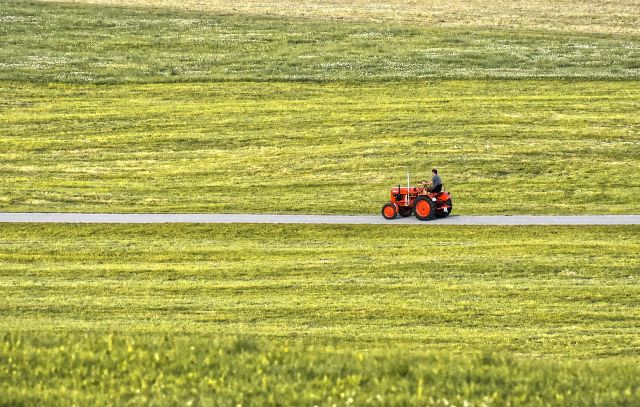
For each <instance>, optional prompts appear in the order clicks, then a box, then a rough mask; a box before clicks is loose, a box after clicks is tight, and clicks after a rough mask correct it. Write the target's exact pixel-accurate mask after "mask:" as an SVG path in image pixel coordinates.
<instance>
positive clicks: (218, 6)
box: [48, 0, 640, 35]
mask: <svg viewBox="0 0 640 407" xmlns="http://www.w3.org/2000/svg"><path fill="white" fill-rule="evenodd" d="M48 2H50V3H51V2H54V1H52V0H48ZM55 2H58V3H77V4H95V5H111V6H119V7H153V8H164V9H170V10H173V11H176V10H194V11H200V12H205V13H211V14H225V15H227V14H240V15H255V16H261V17H264V16H280V17H294V18H299V19H308V18H319V19H323V20H349V21H367V22H375V23H388V22H397V23H402V24H415V25H429V26H438V27H447V28H452V27H504V28H509V29H518V30H544V31H561V32H586V33H589V34H594V33H600V34H624V33H627V34H636V35H637V34H640V15H639V14H638V6H639V3H638V1H637V0H631V1H630V0H589V1H581V2H574V1H567V0H536V1H535V2H531V1H528V0H494V1H491V2H487V1H483V0H467V1H464V2H460V1H455V0H432V1H429V2H420V1H413V0H349V1H335V0H298V1H296V2H295V5H296V7H292V3H291V2H290V1H287V0H246V1H243V2H235V3H229V2H226V1H220V0H208V1H206V2H203V1H199V0H182V1H180V2H175V1H171V0H57V1H55Z"/></svg>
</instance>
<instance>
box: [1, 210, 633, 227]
mask: <svg viewBox="0 0 640 407" xmlns="http://www.w3.org/2000/svg"><path fill="white" fill-rule="evenodd" d="M7 222H14V223H15V222H19V223H31V222H33V223H307V224H339V225H378V224H384V225H640V215H568V216H546V215H539V216H535V215H496V216H458V215H451V216H450V217H448V218H445V219H435V220H432V221H429V222H421V221H419V220H417V219H416V218H415V217H413V216H411V217H408V218H400V217H399V218H397V219H394V220H390V221H389V220H385V219H383V218H382V216H378V215H251V214H242V215H232V214H177V213H167V214H155V213H138V214H124V213H8V212H0V223H7Z"/></svg>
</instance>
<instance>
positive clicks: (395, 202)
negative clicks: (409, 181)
mask: <svg viewBox="0 0 640 407" xmlns="http://www.w3.org/2000/svg"><path fill="white" fill-rule="evenodd" d="M390 200H391V202H388V203H386V204H384V206H383V207H382V216H383V217H384V218H385V219H389V220H390V219H395V217H396V216H398V214H400V216H402V217H407V216H411V214H412V213H413V214H414V215H416V218H418V219H420V220H431V219H434V218H445V217H447V216H449V215H450V214H451V211H452V210H453V204H452V202H451V194H450V193H449V192H444V191H443V192H429V191H427V187H426V186H424V184H423V186H417V187H412V186H406V187H401V186H400V185H398V186H397V187H393V188H391V198H390Z"/></svg>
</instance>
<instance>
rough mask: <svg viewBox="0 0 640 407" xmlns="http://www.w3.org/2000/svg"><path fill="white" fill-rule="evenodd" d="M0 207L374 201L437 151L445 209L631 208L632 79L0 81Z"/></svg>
mask: <svg viewBox="0 0 640 407" xmlns="http://www.w3.org/2000/svg"><path fill="white" fill-rule="evenodd" d="M0 95H1V97H0V100H1V101H2V102H0V103H2V110H0V158H1V160H0V171H2V174H3V183H2V184H1V185H0V210H2V211H13V212H16V211H26V212H33V211H53V212H61V211H70V212H80V211H86V212H192V213H193V212H204V213H206V212H214V213H215V212H225V213H243V212H252V213H265V212H266V213H277V212H280V213H342V214H356V213H370V214H374V213H378V211H379V210H380V207H381V205H382V204H383V203H384V202H385V201H386V200H387V199H388V196H387V194H388V190H389V188H390V187H391V186H393V185H397V184H398V183H404V182H406V181H405V180H406V171H407V170H408V171H409V172H410V173H411V174H412V179H413V180H417V179H419V178H424V177H428V176H429V174H430V171H431V168H433V167H436V168H439V169H440V171H441V173H442V175H443V179H444V183H445V186H446V187H447V189H449V190H450V191H451V192H452V193H453V197H454V205H455V211H456V213H459V214H604V213H609V214H625V213H626V214H634V213H638V212H640V207H639V206H638V200H637V199H636V196H637V195H638V194H639V193H640V189H639V188H640V185H638V183H637V180H636V178H635V177H633V176H630V175H631V174H636V173H640V161H639V160H640V155H639V152H640V148H638V146H639V145H640V144H639V143H640V138H639V136H638V135H639V134H640V122H639V121H638V115H637V114H636V113H637V112H638V111H639V110H640V87H639V86H638V82H564V81H438V82H409V83H407V82H394V83H389V84H360V85H348V84H344V83H331V84H299V83H251V82H244V83H202V84H155V85H119V86H108V87H107V86H92V85H89V86H86V85H85V86H79V85H51V86H42V85H29V84H21V83H4V84H3V86H2V87H1V88H0Z"/></svg>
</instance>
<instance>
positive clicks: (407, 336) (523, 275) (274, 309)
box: [0, 225, 640, 405]
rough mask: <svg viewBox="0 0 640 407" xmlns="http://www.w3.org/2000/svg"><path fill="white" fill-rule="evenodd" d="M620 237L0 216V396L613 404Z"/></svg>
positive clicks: (622, 317)
mask: <svg viewBox="0 0 640 407" xmlns="http://www.w3.org/2000/svg"><path fill="white" fill-rule="evenodd" d="M395 232H400V233H401V234H402V239H403V242H404V243H403V244H402V245H400V244H399V243H398V239H399V236H396V235H395ZM638 232H640V230H639V228H638V227H635V226H633V227H564V228H560V229H558V228H555V227H524V228H521V227H483V228H476V227H435V228H431V229H429V234H428V236H425V229H424V228H423V227H407V228H403V229H402V230H400V229H396V228H393V229H391V228H388V227H384V226H291V225H289V226H269V225H259V226H251V225H227V226H224V225H218V226H197V225H183V226H176V225H171V226H170V225H167V226H163V225H143V226H126V225H114V226H104V225H103V226H80V225H59V226H47V225H23V226H18V225H5V226H2V227H1V229H0V233H1V235H2V238H3V244H2V246H0V263H1V264H2V267H0V270H1V271H0V273H1V274H0V281H1V282H2V291H3V299H4V301H3V303H2V305H1V306H0V308H1V309H2V312H1V313H0V326H2V327H4V328H3V331H4V332H5V334H6V335H5V336H4V338H5V342H4V348H3V352H1V354H2V355H3V357H4V358H5V361H6V360H7V358H10V359H11V360H13V361H15V362H12V363H9V364H6V363H3V364H2V365H3V366H4V368H3V369H2V370H0V375H1V376H2V377H0V383H3V386H5V387H4V391H0V393H2V394H5V395H12V396H11V397H17V398H19V397H20V396H19V395H20V394H23V395H26V394H30V396H29V397H32V400H47V397H51V398H52V399H51V400H55V399H56V398H59V399H60V400H65V401H70V400H84V401H85V402H86V401H88V400H92V399H95V400H101V399H100V397H101V396H100V394H105V392H106V394H109V395H110V397H114V396H115V397H118V399H117V400H121V401H125V400H138V402H140V401H143V400H144V397H156V396H157V397H160V398H159V399H158V400H161V399H162V397H179V398H180V400H185V399H187V398H189V397H203V400H206V399H207V398H208V397H216V396H220V397H222V398H221V399H220V400H236V401H237V400H240V399H242V397H243V396H242V395H241V394H240V392H242V391H244V392H248V393H247V394H246V397H247V398H249V399H251V400H253V401H254V402H255V403H256V404H260V402H259V400H267V397H268V396H269V395H271V396H274V395H277V394H282V397H285V395H286V397H287V399H280V400H279V402H280V403H279V404H288V403H287V402H286V400H290V401H292V402H293V401H296V402H298V401H299V402H302V401H304V404H307V403H323V404H331V403H330V400H329V399H328V397H329V396H330V395H331V396H332V397H334V399H333V400H336V401H339V402H340V403H341V404H343V405H344V404H346V399H347V398H348V397H352V398H355V400H358V403H357V404H362V403H364V402H365V401H366V400H369V399H373V401H371V403H373V404H376V403H377V404H384V403H381V402H380V403H378V402H377V401H376V400H375V397H376V394H381V395H383V396H384V397H386V399H385V400H386V401H387V402H388V403H390V404H401V403H402V402H403V400H405V401H407V402H412V403H413V402H417V401H419V400H423V401H425V402H426V401H428V398H429V397H432V398H434V400H435V399H438V398H440V399H442V398H447V399H449V400H452V401H454V400H455V403H454V404H457V405H458V404H460V403H462V400H464V399H466V400H468V401H469V402H472V403H474V405H479V404H481V402H482V401H483V400H484V398H485V397H487V398H488V399H490V400H489V401H493V403H488V405H492V404H495V405H502V404H504V403H506V402H508V401H511V402H513V403H515V404H528V403H527V401H528V402H532V403H533V404H535V403H536V402H539V403H540V404H542V402H547V403H559V404H562V403H561V401H563V400H564V401H566V402H568V403H569V404H573V402H575V403H576V404H582V405H592V404H593V402H594V401H595V400H601V403H604V404H607V403H608V402H613V401H615V402H623V401H626V402H627V403H628V404H629V405H632V404H633V403H634V402H637V401H638V397H640V387H639V386H640V383H639V382H638V381H637V379H633V377H638V376H637V372H638V365H637V360H638V359H637V358H638V352H639V351H640V341H639V340H638V338H640V335H639V334H640V332H639V328H638V327H639V326H640V324H639V323H638V322H639V319H640V313H639V311H638V310H639V305H640V304H639V298H640V291H639V290H640V285H638V275H637V270H638V265H639V264H640V255H638V253H640V250H639V249H640V247H639V243H638V241H637V235H638ZM576 235H579V236H580V238H578V239H576V238H575V236H576ZM191 347H194V349H191ZM288 347H291V354H289V353H287V351H286V350H285V349H288ZM129 348H131V349H129ZM220 349H222V351H221V350H220ZM220 352H221V353H220ZM154 358H155V362H154ZM158 358H161V359H158ZM205 358H207V360H209V362H204V360H205ZM275 361H277V362H275ZM354 361H355V363H354ZM147 363H151V364H152V366H156V367H155V368H154V369H151V370H150V371H144V370H140V369H143V368H142V366H145V365H146V364H147ZM274 363H277V364H276V365H274ZM36 365H37V366H39V368H38V369H36V370H33V369H30V368H29V366H36ZM229 369H231V370H229ZM530 369H535V370H536V372H534V373H532V372H530V371H529V370H530ZM551 371H553V372H554V374H550V372H551ZM14 372H15V373H14ZM160 372H162V376H161V377H160V378H158V375H159V373H160ZM225 372H226V373H225ZM300 374H302V375H308V376H305V377H306V378H304V379H302V378H301V377H300V376H296V375H300ZM261 375H262V376H264V379H263V378H262V376H261ZM325 376H326V377H325ZM605 376H606V379H604V377H605ZM221 377H227V378H228V380H229V381H228V382H227V381H224V380H222V381H221ZM261 380H264V381H265V382H264V383H263V384H260V383H262V382H261ZM601 380H603V381H601ZM421 381H422V383H423V386H425V387H424V389H423V390H422V393H421V394H418V390H417V389H418V386H420V385H419V382H421ZM38 382H39V383H42V384H41V385H40V386H39V387H38V386H36V387H35V392H34V391H33V390H32V389H34V387H33V386H34V385H35V383H38ZM215 383H217V384H215ZM501 383H502V384H504V387H501V386H500V384H501ZM258 384H260V385H258ZM85 386H87V387H85ZM163 386H165V387H163ZM234 386H235V387H234ZM576 386H577V387H576ZM61 388H64V389H65V390H64V391H61V390H60V389H61ZM392 388H394V389H395V390H392ZM87 389H94V390H95V391H87ZM138 390H139V393H138ZM218 392H219V393H218ZM279 392H282V393H279ZM351 392H353V394H352V393H351ZM494 392H495V393H494ZM294 393H296V395H295V396H294V395H293V394H294ZM298 393H299V394H298ZM340 393H345V394H346V395H347V396H345V399H343V400H340ZM6 397H9V396H6ZM263 397H264V399H263ZM456 397H459V399H457V400H456ZM536 397H537V398H538V399H537V400H538V401H536ZM562 397H565V399H562ZM519 398H520V399H519ZM10 399H11V398H5V400H10ZM102 400H104V399H102ZM518 400H520V401H518ZM275 404H278V403H275ZM434 404H436V405H438V403H434ZM440 405H443V403H440Z"/></svg>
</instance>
